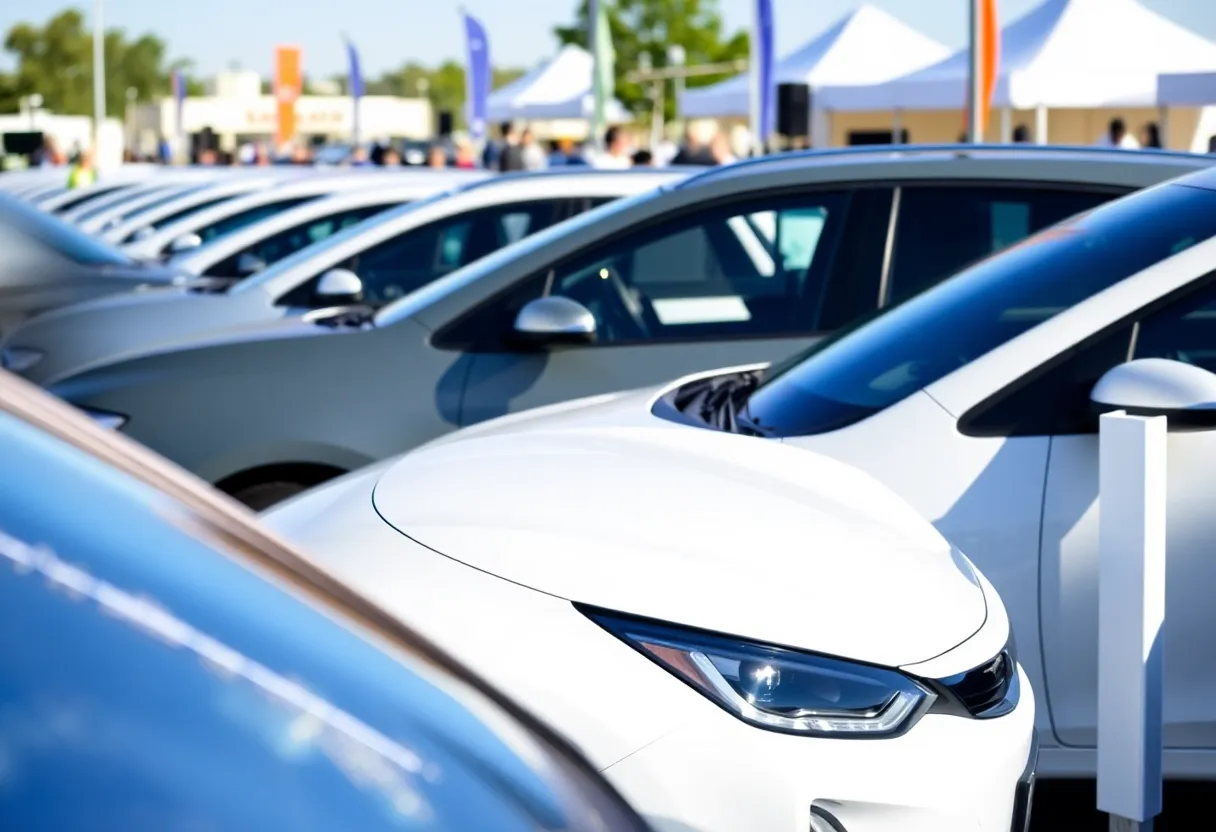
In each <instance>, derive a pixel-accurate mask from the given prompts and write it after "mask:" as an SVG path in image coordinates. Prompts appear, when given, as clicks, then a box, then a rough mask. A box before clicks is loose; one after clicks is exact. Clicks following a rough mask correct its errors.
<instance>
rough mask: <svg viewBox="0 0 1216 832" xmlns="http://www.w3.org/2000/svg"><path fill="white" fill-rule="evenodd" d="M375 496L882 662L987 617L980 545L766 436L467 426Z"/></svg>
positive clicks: (642, 611) (551, 583)
mask: <svg viewBox="0 0 1216 832" xmlns="http://www.w3.org/2000/svg"><path fill="white" fill-rule="evenodd" d="M372 499H373V503H374V507H375V509H376V511H377V512H378V513H379V514H380V516H381V517H382V518H383V519H384V520H385V521H386V522H387V523H389V524H390V525H391V526H392V527H394V528H395V529H397V530H398V531H400V532H401V533H402V534H404V535H406V536H408V537H409V538H411V539H413V540H415V541H417V542H418V543H420V544H422V545H424V546H427V547H428V548H431V549H433V550H435V551H437V552H439V553H441V554H443V555H446V556H448V557H450V558H453V559H455V560H458V561H460V562H462V563H465V564H467V565H469V566H471V567H473V568H476V569H478V570H481V571H484V572H488V573H491V574H494V575H497V576H498V577H500V578H503V579H506V580H509V581H512V582H515V583H518V584H522V585H524V586H528V587H531V588H533V589H536V590H539V591H542V592H545V593H549V594H552V595H556V596H559V597H561V598H565V599H568V600H571V601H576V602H582V603H586V604H591V605H595V606H598V607H603V608H608V609H613V610H618V611H620V612H624V613H629V614H634V615H640V616H648V617H652V618H657V619H663V620H667V621H671V622H674V623H678V624H683V625H686V626H691V627H699V628H704V629H708V630H715V631H719V632H724V633H730V634H734V635H739V636H745V637H748V638H752V639H758V640H762V641H766V642H771V643H774V644H782V645H787V646H791V647H795V648H801V649H806V650H814V651H818V652H822V653H827V654H831V655H836V656H841V657H846V658H851V659H856V660H861V661H868V662H873V663H876V664H883V665H889V666H898V665H904V664H914V663H918V662H922V661H925V660H927V659H929V658H932V657H934V656H937V655H939V654H941V653H943V652H946V651H947V650H950V649H951V648H953V647H956V646H957V645H959V644H961V643H962V642H964V641H966V640H967V639H968V638H970V637H971V636H972V635H974V634H975V633H976V632H977V631H978V630H979V629H980V628H981V627H982V626H983V624H984V621H985V618H986V615H987V609H986V603H985V598H984V594H983V591H982V589H981V588H980V586H979V581H978V579H977V578H976V577H975V574H974V572H973V571H972V570H971V568H970V566H969V565H967V563H966V560H965V559H964V558H962V557H961V555H960V554H959V553H958V552H957V551H956V550H953V549H952V548H951V547H950V545H949V544H948V543H947V542H946V541H945V539H944V538H942V536H941V535H940V534H938V532H937V531H936V530H935V529H934V528H933V527H932V525H930V524H929V523H928V522H927V521H925V520H924V519H923V518H921V517H920V516H919V515H918V514H916V513H915V511H913V509H912V508H911V507H910V506H909V505H907V504H906V503H904V502H903V501H902V500H901V499H900V498H898V497H897V496H896V495H895V494H894V493H893V492H892V491H890V490H889V489H887V488H886V487H885V486H883V485H881V484H880V483H879V482H878V481H877V480H875V479H873V478H872V477H870V476H869V475H867V474H865V473H863V472H861V471H858V470H856V469H853V468H850V467H848V466H846V465H844V464H842V463H839V462H835V461H833V460H830V459H828V458H826V457H823V456H820V455H818V454H814V453H811V452H809V451H805V450H802V449H799V448H792V447H789V446H785V445H781V444H779V443H775V442H767V441H764V440H760V439H755V438H751V437H743V436H736V435H731V434H725V433H719V432H715V431H708V430H692V429H683V430H671V429H666V428H661V427H654V428H651V427H624V428H621V427H580V428H550V429H537V430H531V431H514V432H506V433H494V432H482V433H481V434H479V435H471V434H467V433H465V432H463V431H462V432H460V433H459V434H457V438H455V439H448V440H444V441H438V442H435V443H432V444H429V445H426V446H424V447H422V448H420V449H418V450H416V451H413V452H412V453H409V454H406V455H405V456H403V457H401V458H400V459H399V461H397V463H396V464H395V465H393V466H392V467H390V468H388V470H387V471H386V472H385V473H384V475H383V476H382V477H381V478H380V480H379V482H378V483H377V484H376V486H375V490H374V494H373V498H372ZM296 508H297V511H298V509H299V507H298V506H297V507H296Z"/></svg>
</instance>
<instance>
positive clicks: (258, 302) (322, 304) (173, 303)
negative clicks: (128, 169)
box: [8, 169, 687, 382]
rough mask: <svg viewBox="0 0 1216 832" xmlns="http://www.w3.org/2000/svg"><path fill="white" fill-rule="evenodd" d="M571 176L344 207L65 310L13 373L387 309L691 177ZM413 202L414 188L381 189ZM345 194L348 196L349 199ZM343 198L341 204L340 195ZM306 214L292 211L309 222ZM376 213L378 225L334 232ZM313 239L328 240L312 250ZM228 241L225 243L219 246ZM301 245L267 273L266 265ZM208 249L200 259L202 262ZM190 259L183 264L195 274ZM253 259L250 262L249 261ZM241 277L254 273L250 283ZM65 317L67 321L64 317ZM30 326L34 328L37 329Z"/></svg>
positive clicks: (39, 328) (40, 329)
mask: <svg viewBox="0 0 1216 832" xmlns="http://www.w3.org/2000/svg"><path fill="white" fill-rule="evenodd" d="M574 170H575V172H570V171H561V172H557V171H554V172H551V173H542V174H519V175H511V176H499V177H495V178H493V179H489V180H485V181H483V182H479V183H474V184H471V185H468V186H464V187H462V188H458V189H456V190H455V191H452V192H445V193H439V194H436V195H435V196H434V197H432V198H430V199H428V200H422V201H419V202H415V203H413V204H409V205H401V206H400V207H399V208H390V209H387V210H381V209H382V205H381V204H379V203H375V202H373V203H368V202H366V201H360V202H359V203H358V204H356V205H349V204H345V203H344V207H343V208H342V209H341V210H340V211H339V213H338V214H337V215H335V216H331V217H329V218H326V219H320V220H319V219H317V218H315V217H312V216H306V217H304V218H302V219H300V220H299V221H298V222H297V221H295V220H296V219H297V218H298V216H297V218H293V217H280V218H279V219H278V220H277V221H276V222H279V223H281V222H283V221H284V220H285V219H286V220H291V222H290V224H289V225H287V226H286V227H285V228H282V229H280V230H278V231H276V232H275V233H273V234H271V235H270V236H268V237H266V238H264V239H263V240H262V241H260V242H258V243H256V244H253V245H250V246H249V247H248V248H245V249H240V250H236V251H232V252H231V253H230V254H229V255H228V256H227V257H226V258H223V259H220V260H219V261H216V262H213V263H212V265H211V266H210V267H209V268H207V269H206V270H205V271H206V272H207V274H206V275H205V279H203V280H199V281H196V282H194V283H193V284H192V285H189V286H186V287H177V288H170V289H167V290H165V291H160V290H154V291H148V292H141V293H138V294H128V295H126V296H124V297H114V298H109V299H105V300H104V301H102V302H99V303H87V304H80V305H77V306H74V307H72V308H70V309H62V310H59V311H58V312H56V313H54V314H49V315H47V316H44V317H43V318H41V319H40V320H39V321H38V322H37V323H36V324H32V325H31V326H30V327H29V328H27V329H26V330H24V331H23V334H22V335H14V336H13V339H12V340H11V342H10V343H11V345H12V349H10V351H9V355H8V362H9V366H10V367H12V368H15V369H19V370H24V371H26V372H29V373H31V375H30V378H31V380H35V381H40V382H46V381H50V380H52V379H55V378H59V377H61V376H63V375H64V374H65V373H70V372H73V371H75V370H78V369H79V368H80V367H82V366H84V365H86V364H96V363H98V362H104V361H107V360H111V359H113V358H116V357H118V356H121V355H126V354H129V353H133V352H140V351H144V350H147V349H150V348H153V347H155V346H156V345H159V344H163V343H165V342H167V341H171V340H180V339H182V338H186V337H188V336H195V337H199V336H203V335H205V334H208V333H213V332H217V331H224V330H226V329H229V328H231V327H235V326H251V325H255V324H260V323H268V322H271V321H275V320H279V319H282V318H290V317H298V316H300V315H303V314H305V313H306V312H309V311H310V310H318V309H326V308H330V307H334V306H342V305H347V304H351V303H364V304H370V305H372V306H382V305H384V304H386V303H388V302H391V301H393V300H396V299H397V298H399V297H403V296H405V295H407V294H408V293H410V292H411V291H413V290H415V289H418V288H420V287H421V286H424V285H425V284H427V283H430V282H431V281H432V280H435V279H436V278H439V277H440V276H442V275H444V274H447V273H449V272H452V271H455V270H456V269H458V268H460V267H461V266H465V265H467V264H469V263H472V262H473V261H474V260H476V259H478V258H480V257H482V256H484V255H486V254H489V253H490V252H491V251H493V250H495V249H498V248H501V247H502V246H504V245H507V244H509V243H512V242H515V241H516V240H519V239H521V238H522V237H525V236H527V235H529V234H533V233H536V232H537V231H540V230H541V229H544V228H547V227H549V226H551V225H553V224H554V223H557V222H560V221H562V220H564V219H566V218H568V217H571V216H573V215H575V214H578V213H581V212H583V211H586V210H587V209H589V208H591V207H594V206H595V205H598V204H600V203H603V202H609V201H612V200H614V199H618V198H620V197H624V196H629V195H631V194H638V193H641V192H645V191H650V190H653V189H654V188H655V187H656V186H658V185H660V184H663V183H671V182H675V181H677V180H678V179H680V178H681V177H682V176H686V175H687V173H679V172H675V171H587V170H582V171H578V170H577V169H574ZM375 193H376V194H377V195H379V197H380V198H381V199H384V200H388V201H390V202H391V201H398V202H405V201H406V200H407V199H408V198H410V197H411V193H412V192H410V191H406V192H404V193H394V192H393V189H391V188H383V189H377V190H376V191H375ZM345 196H347V195H344V197H345ZM331 199H332V200H335V201H337V200H341V199H343V197H332V198H331ZM305 207H306V206H300V207H299V208H296V209H293V211H292V213H294V214H297V215H298V214H306V213H307V212H306V211H305ZM368 213H375V214H376V216H375V217H373V218H372V219H369V220H366V221H364V222H361V223H359V224H358V225H355V226H354V227H352V228H348V229H346V230H344V231H339V232H337V233H336V234H334V233H332V232H333V231H334V230H335V226H337V225H340V224H343V223H346V222H347V221H350V220H353V221H355V222H357V221H358V220H360V219H362V218H363V217H365V216H367V215H368ZM314 234H318V235H324V236H325V237H326V239H324V240H323V241H321V242H318V243H316V244H315V245H309V246H307V247H304V243H305V242H306V241H307V240H308V239H309V238H310V237H312V236H313V235H314ZM222 241H223V238H221V239H220V240H217V241H216V244H219V243H221V242H222ZM284 248H293V249H298V250H296V252H295V253H294V254H290V255H287V256H286V257H283V258H282V259H280V260H278V262H277V263H275V264H274V265H271V266H270V267H268V268H266V269H261V270H260V269H259V263H258V262H256V261H264V260H266V259H274V258H276V257H278V256H279V255H280V254H281V252H282V250H283V249H284ZM204 255H205V249H200V250H198V251H196V252H194V253H193V255H192V258H193V257H202V256H204ZM192 258H187V259H185V260H184V261H183V262H179V261H177V260H174V261H173V263H172V265H173V266H174V267H176V268H183V267H184V268H187V269H189V268H191V265H190V264H191V262H194V263H195V264H196V265H197V261H196V260H192ZM243 261H244V262H243ZM241 272H256V274H255V275H254V276H253V277H249V278H248V279H245V280H241V279H240V278H241V277H242V275H241ZM60 313H62V314H60ZM31 323H32V322H31Z"/></svg>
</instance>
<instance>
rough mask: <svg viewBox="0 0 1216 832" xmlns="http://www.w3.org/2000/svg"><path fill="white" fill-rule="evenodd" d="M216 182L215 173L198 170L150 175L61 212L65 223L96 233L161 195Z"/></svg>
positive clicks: (165, 195)
mask: <svg viewBox="0 0 1216 832" xmlns="http://www.w3.org/2000/svg"><path fill="white" fill-rule="evenodd" d="M215 181H216V177H215V176H214V175H211V176H208V175H206V174H203V173H199V172H198V171H185V172H182V173H176V174H163V175H161V176H156V177H150V178H149V179H148V180H147V181H146V182H140V183H138V184H136V185H133V186H131V187H129V188H118V189H116V190H113V191H110V192H109V193H107V194H104V195H102V196H99V197H97V199H92V200H89V201H88V202H86V203H84V204H83V205H75V206H73V207H71V208H68V209H67V210H65V211H60V212H59V217H60V218H61V219H62V220H64V221H65V222H71V223H75V224H76V225H79V226H80V227H81V229H82V230H84V231H87V232H89V233H90V234H92V233H94V232H96V231H98V230H99V229H101V228H103V227H105V225H106V223H107V222H109V221H110V220H111V219H113V218H117V217H121V216H123V215H124V214H128V213H130V212H132V211H134V210H136V209H138V208H142V207H143V206H144V205H147V204H149V203H151V202H153V201H155V200H156V199H158V198H166V197H172V196H173V195H175V194H182V193H185V192H186V191H188V190H190V189H195V188H202V187H205V186H206V185H209V184H212V183H214V182H215Z"/></svg>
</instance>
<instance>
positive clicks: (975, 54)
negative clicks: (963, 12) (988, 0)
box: [967, 0, 984, 144]
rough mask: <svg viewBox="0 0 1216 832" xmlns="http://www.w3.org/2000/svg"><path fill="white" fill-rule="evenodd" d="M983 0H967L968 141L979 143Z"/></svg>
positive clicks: (981, 94) (982, 64) (980, 134)
mask: <svg viewBox="0 0 1216 832" xmlns="http://www.w3.org/2000/svg"><path fill="white" fill-rule="evenodd" d="M982 3H983V0H967V5H968V6H969V7H970V12H971V21H970V22H971V79H970V82H969V84H968V88H967V141H968V142H970V143H971V144H979V143H980V142H982V141H983V140H984V136H983V134H982V133H981V132H980V113H981V112H983V95H984V92H983V83H984V79H983V78H982V77H981V76H982V74H983V66H984V60H983V55H982V51H983V48H984V37H983V34H982V32H981V26H982V21H983V11H982V7H981V4H982Z"/></svg>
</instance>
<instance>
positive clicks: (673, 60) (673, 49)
mask: <svg viewBox="0 0 1216 832" xmlns="http://www.w3.org/2000/svg"><path fill="white" fill-rule="evenodd" d="M687 58H688V55H687V53H686V52H685V51H684V47H683V46H680V44H678V43H673V44H672V45H671V46H669V47H667V65H668V66H672V67H675V68H677V69H680V68H682V67H683V66H684V61H685V60H687ZM675 95H676V119H677V120H679V118H680V99H682V98H683V97H684V77H683V76H682V75H678V76H676V78H675Z"/></svg>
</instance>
